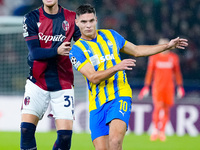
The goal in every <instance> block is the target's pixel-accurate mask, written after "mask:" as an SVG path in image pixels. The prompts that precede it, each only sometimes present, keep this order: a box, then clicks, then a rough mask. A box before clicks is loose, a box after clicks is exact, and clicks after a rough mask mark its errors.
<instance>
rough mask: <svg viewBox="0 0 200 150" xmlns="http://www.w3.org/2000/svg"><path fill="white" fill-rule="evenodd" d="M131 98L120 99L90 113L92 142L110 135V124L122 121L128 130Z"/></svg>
mask: <svg viewBox="0 0 200 150" xmlns="http://www.w3.org/2000/svg"><path fill="white" fill-rule="evenodd" d="M131 103H132V102H131V97H119V98H116V99H114V100H112V101H109V102H107V103H105V104H103V105H102V106H101V107H100V108H98V109H95V110H92V111H91V112H90V130H91V138H92V141H93V140H94V139H96V138H98V137H100V136H104V135H108V134H109V123H110V122H111V121H112V120H113V119H120V120H122V121H124V122H125V123H126V126H127V129H128V123H129V118H130V114H131Z"/></svg>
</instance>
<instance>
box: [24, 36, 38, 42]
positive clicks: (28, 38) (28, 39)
mask: <svg viewBox="0 0 200 150" xmlns="http://www.w3.org/2000/svg"><path fill="white" fill-rule="evenodd" d="M35 39H38V36H37V35H34V36H30V37H26V38H25V40H26V41H30V40H35Z"/></svg>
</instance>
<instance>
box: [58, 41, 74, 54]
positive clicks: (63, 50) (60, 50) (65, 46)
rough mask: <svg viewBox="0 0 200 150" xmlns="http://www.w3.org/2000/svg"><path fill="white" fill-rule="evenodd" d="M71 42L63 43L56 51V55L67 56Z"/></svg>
mask: <svg viewBox="0 0 200 150" xmlns="http://www.w3.org/2000/svg"><path fill="white" fill-rule="evenodd" d="M70 44H71V42H63V43H62V44H61V45H60V46H59V47H58V49H57V53H58V54H59V55H63V56H69V51H70V50H71V46H70Z"/></svg>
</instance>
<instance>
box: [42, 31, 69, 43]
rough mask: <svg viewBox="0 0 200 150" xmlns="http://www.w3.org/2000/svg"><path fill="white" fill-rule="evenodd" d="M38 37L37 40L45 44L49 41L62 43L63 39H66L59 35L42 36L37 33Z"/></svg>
mask: <svg viewBox="0 0 200 150" xmlns="http://www.w3.org/2000/svg"><path fill="white" fill-rule="evenodd" d="M38 37H39V40H41V41H45V43H47V42H49V41H60V42H62V41H64V39H65V38H66V36H64V35H62V34H60V35H54V36H53V35H44V34H43V33H42V32H40V33H38Z"/></svg>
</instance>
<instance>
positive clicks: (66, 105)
mask: <svg viewBox="0 0 200 150" xmlns="http://www.w3.org/2000/svg"><path fill="white" fill-rule="evenodd" d="M50 95H51V102H50V104H51V109H52V113H53V117H54V118H55V119H56V120H57V119H61V120H62V119H64V120H74V89H66V90H60V91H56V92H51V93H50ZM58 122H59V121H58ZM61 122H63V121H61ZM64 122H65V121H64Z"/></svg>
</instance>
